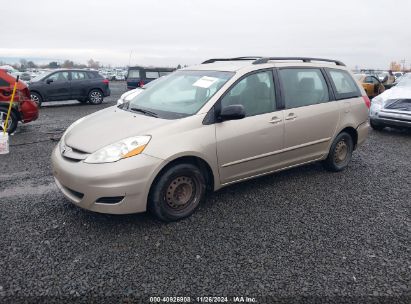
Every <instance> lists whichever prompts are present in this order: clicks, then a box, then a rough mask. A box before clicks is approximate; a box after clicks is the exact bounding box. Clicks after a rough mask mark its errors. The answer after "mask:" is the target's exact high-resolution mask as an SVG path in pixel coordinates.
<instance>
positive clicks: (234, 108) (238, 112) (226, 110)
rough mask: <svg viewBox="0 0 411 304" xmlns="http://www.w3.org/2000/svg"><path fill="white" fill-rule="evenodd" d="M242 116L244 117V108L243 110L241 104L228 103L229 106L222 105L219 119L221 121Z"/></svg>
mask: <svg viewBox="0 0 411 304" xmlns="http://www.w3.org/2000/svg"><path fill="white" fill-rule="evenodd" d="M244 117H245V110H244V107H243V105H240V104H236V105H229V106H225V107H223V108H222V109H221V112H220V115H219V119H220V120H221V121H225V120H236V119H242V118H244Z"/></svg>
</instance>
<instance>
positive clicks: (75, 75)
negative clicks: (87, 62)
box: [71, 71, 87, 81]
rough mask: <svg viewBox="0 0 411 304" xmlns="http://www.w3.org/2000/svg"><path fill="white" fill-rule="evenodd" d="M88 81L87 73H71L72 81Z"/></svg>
mask: <svg viewBox="0 0 411 304" xmlns="http://www.w3.org/2000/svg"><path fill="white" fill-rule="evenodd" d="M86 79H87V75H86V73H85V72H78V71H74V72H71V80H74V81H76V80H86Z"/></svg>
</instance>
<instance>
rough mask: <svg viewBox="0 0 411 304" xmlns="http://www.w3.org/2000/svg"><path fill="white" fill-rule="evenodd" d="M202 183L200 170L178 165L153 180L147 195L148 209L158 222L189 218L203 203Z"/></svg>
mask: <svg viewBox="0 0 411 304" xmlns="http://www.w3.org/2000/svg"><path fill="white" fill-rule="evenodd" d="M205 193H206V182H205V178H204V176H203V174H202V173H201V171H200V169H199V168H198V167H196V166H194V165H192V164H188V163H181V164H176V165H174V166H172V167H170V168H168V169H166V170H165V171H164V172H163V173H161V175H159V176H158V177H157V178H156V181H155V182H154V184H153V186H152V187H151V190H150V195H149V210H150V211H151V212H152V213H153V214H154V215H155V216H156V217H157V218H159V219H160V220H162V221H165V222H172V221H177V220H181V219H183V218H186V217H188V216H190V215H191V214H192V213H193V212H194V211H195V210H196V208H197V207H198V206H199V204H200V203H201V202H202V201H203V199H204V197H205Z"/></svg>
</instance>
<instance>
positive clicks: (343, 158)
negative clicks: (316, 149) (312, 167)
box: [323, 132, 354, 172]
mask: <svg viewBox="0 0 411 304" xmlns="http://www.w3.org/2000/svg"><path fill="white" fill-rule="evenodd" d="M353 149H354V144H353V140H352V137H351V135H350V134H348V133H346V132H341V133H340V134H338V136H337V137H336V138H335V139H334V141H333V143H332V145H331V148H330V152H329V153H328V156H327V158H326V159H325V160H324V161H323V164H324V166H325V168H326V169H327V170H330V171H334V172H338V171H342V170H344V169H345V168H346V167H347V166H348V164H349V163H350V161H351V158H352V151H353Z"/></svg>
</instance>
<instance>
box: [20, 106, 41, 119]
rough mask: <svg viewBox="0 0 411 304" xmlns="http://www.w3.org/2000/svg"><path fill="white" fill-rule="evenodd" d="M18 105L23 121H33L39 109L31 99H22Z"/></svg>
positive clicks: (37, 115)
mask: <svg viewBox="0 0 411 304" xmlns="http://www.w3.org/2000/svg"><path fill="white" fill-rule="evenodd" d="M20 107H21V109H20V115H21V120H22V122H23V123H28V122H31V121H34V120H36V119H37V118H38V117H39V109H38V107H37V105H36V103H35V102H33V101H32V100H25V101H23V102H22V103H21V106H20Z"/></svg>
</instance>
